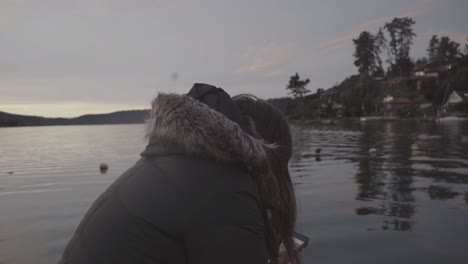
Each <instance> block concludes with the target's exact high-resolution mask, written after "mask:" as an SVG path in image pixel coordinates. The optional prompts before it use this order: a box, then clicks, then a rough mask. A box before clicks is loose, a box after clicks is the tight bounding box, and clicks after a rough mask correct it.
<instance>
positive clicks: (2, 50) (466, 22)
mask: <svg viewBox="0 0 468 264" xmlns="http://www.w3.org/2000/svg"><path fill="white" fill-rule="evenodd" d="M467 10H468V1H467V0H443V1H442V0H439V1H436V0H404V1H403V0H385V1H384V0H353V1H349V0H328V1H315V0H305V1H292V0H291V1H273V0H260V1H251V0H250V1H244V0H236V1H219V0H213V1H206V0H200V1H177V0H170V1H157V0H0V111H6V112H11V113H17V114H26V115H39V116H47V117H59V116H60V117H73V116H79V115H82V114H87V113H106V112H113V111H117V110H128V109H145V108H149V106H150V101H151V99H152V98H154V97H155V96H156V95H157V93H158V92H166V93H167V92H171V93H186V92H188V90H189V89H190V88H191V86H192V85H193V83H196V82H204V83H210V84H213V85H216V86H219V87H222V88H224V89H225V90H226V91H227V92H228V93H230V94H231V95H236V94H239V93H251V94H254V95H257V96H259V97H260V98H265V99H266V98H273V97H284V96H287V95H288V94H287V91H286V90H285V87H286V85H287V82H288V80H289V76H291V75H293V74H294V73H296V72H298V73H299V74H300V76H301V77H304V78H309V79H310V84H309V87H308V88H309V89H310V90H312V91H315V90H316V89H318V88H329V87H331V86H333V85H334V84H336V83H338V82H341V81H342V80H343V79H344V78H346V77H347V76H349V75H352V74H355V73H356V72H357V69H356V67H355V66H354V65H353V61H354V60H353V57H352V54H353V51H354V46H353V43H352V39H353V38H356V37H357V36H358V35H359V33H360V32H361V31H363V30H368V31H370V32H374V33H375V32H376V31H377V29H378V28H379V27H381V26H383V25H384V24H385V22H387V21H390V20H391V19H393V17H403V16H410V17H412V18H413V19H414V20H415V21H416V25H415V27H414V29H415V33H416V34H417V35H418V36H417V37H416V39H415V41H414V45H413V47H412V50H411V55H412V56H413V57H415V58H418V57H422V56H424V55H425V53H426V48H427V45H428V41H429V38H430V37H431V36H432V35H433V34H438V35H444V36H449V37H450V38H452V39H453V40H455V41H457V42H459V43H461V44H463V45H464V44H465V43H466V38H467V37H468V15H466V11H467Z"/></svg>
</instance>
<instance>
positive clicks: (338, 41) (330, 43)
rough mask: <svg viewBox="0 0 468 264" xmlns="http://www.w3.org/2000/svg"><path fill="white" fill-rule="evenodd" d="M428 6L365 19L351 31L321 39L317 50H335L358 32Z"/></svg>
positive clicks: (425, 10) (412, 14)
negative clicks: (393, 14) (364, 21)
mask: <svg viewBox="0 0 468 264" xmlns="http://www.w3.org/2000/svg"><path fill="white" fill-rule="evenodd" d="M424 2H425V3H426V4H428V3H431V2H430V1H427V0H426V1H424ZM429 7H430V5H427V6H426V8H425V9H420V10H418V11H409V12H404V13H401V14H399V15H396V16H386V17H378V18H375V19H371V20H369V21H367V22H366V23H364V24H362V25H360V26H358V27H355V28H353V30H351V32H348V33H346V34H344V35H343V36H339V37H337V38H334V39H331V40H327V41H322V42H320V43H319V45H318V46H319V50H320V51H321V52H329V51H332V50H335V49H337V48H340V47H342V46H344V45H346V44H351V43H352V42H351V41H352V40H353V38H356V37H358V36H359V34H360V33H361V32H362V31H364V30H367V31H373V30H376V29H377V28H379V27H381V26H383V25H384V23H385V22H388V21H391V20H392V19H393V18H395V17H417V16H421V15H424V14H426V13H427V12H429V10H430V9H429Z"/></svg>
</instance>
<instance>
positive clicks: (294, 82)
mask: <svg viewBox="0 0 468 264" xmlns="http://www.w3.org/2000/svg"><path fill="white" fill-rule="evenodd" d="M309 83H310V80H309V79H305V80H301V79H300V77H299V74H298V73H297V72H296V74H295V75H293V76H291V77H290V79H289V83H288V86H286V90H291V92H290V93H291V94H292V95H293V96H294V97H300V98H303V97H304V94H307V93H310V90H307V89H306V86H307V85H308V84H309Z"/></svg>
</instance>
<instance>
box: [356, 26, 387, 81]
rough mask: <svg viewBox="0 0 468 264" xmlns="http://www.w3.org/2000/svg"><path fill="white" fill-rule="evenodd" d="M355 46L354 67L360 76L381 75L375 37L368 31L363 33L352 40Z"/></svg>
mask: <svg viewBox="0 0 468 264" xmlns="http://www.w3.org/2000/svg"><path fill="white" fill-rule="evenodd" d="M353 42H354V45H355V46H356V48H355V52H354V54H353V56H354V57H355V58H356V60H355V61H354V65H356V66H357V67H358V68H359V73H360V74H365V75H371V76H374V75H375V74H377V75H382V76H383V74H382V71H383V70H382V62H381V60H380V56H379V54H380V46H379V42H378V39H377V36H374V35H372V34H371V33H369V32H368V31H363V32H361V34H360V35H359V37H358V38H357V39H353Z"/></svg>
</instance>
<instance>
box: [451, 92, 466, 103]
mask: <svg viewBox="0 0 468 264" xmlns="http://www.w3.org/2000/svg"><path fill="white" fill-rule="evenodd" d="M454 92H456V93H457V94H458V95H459V96H460V97H461V98H462V100H463V101H468V91H461V90H455V91H454Z"/></svg>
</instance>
